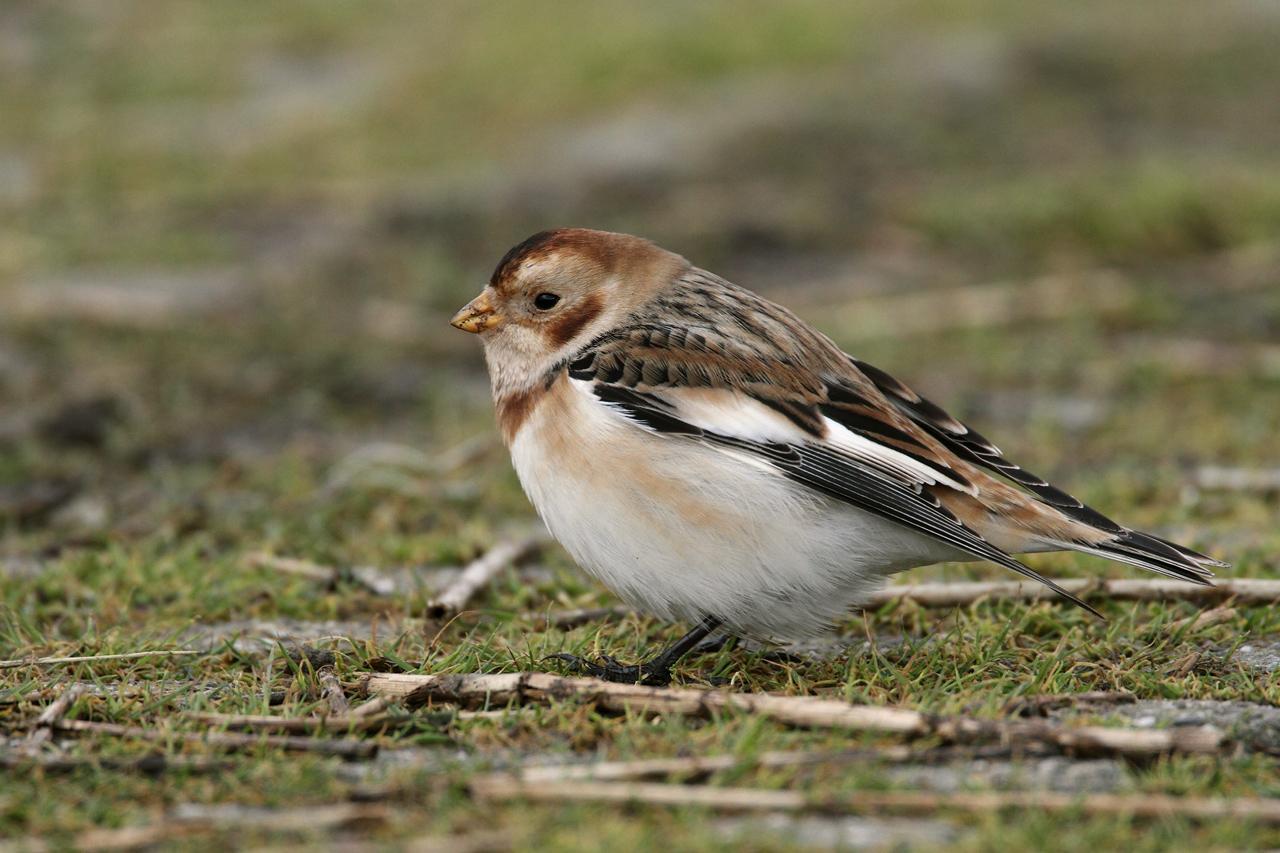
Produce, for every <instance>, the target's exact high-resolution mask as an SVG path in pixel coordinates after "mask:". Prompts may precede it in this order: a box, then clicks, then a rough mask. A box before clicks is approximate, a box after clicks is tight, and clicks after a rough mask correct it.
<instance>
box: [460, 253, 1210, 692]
mask: <svg viewBox="0 0 1280 853" xmlns="http://www.w3.org/2000/svg"><path fill="white" fill-rule="evenodd" d="M451 322H452V325H453V326H454V327H456V328H458V329H461V330H463V331H466V332H471V333H474V334H476V335H478V336H479V338H480V340H481V342H482V344H483V350H484V358H485V362H486V365H487V368H488V374H489V379H490V385H491V388H492V393H493V399H494V405H495V410H496V416H497V423H498V426H499V429H500V432H501V434H502V439H503V441H504V443H505V444H506V446H507V448H508V450H509V452H510V455H511V459H512V463H513V466H514V468H515V471H516V474H517V476H518V478H519V480H520V483H521V486H522V487H523V489H524V491H525V493H526V495H527V496H528V498H529V499H530V501H531V503H532V504H533V506H534V508H535V509H536V510H537V512H538V514H539V515H540V516H541V518H542V520H543V522H544V523H545V525H546V527H547V528H548V530H549V531H550V533H551V534H552V536H553V537H554V538H555V539H556V540H557V541H558V542H559V543H560V544H561V545H562V546H563V547H564V548H565V549H566V551H567V552H568V553H569V555H570V556H571V557H572V558H573V559H574V560H575V562H577V563H578V564H579V565H580V566H581V567H582V568H583V569H585V570H586V572H587V573H589V574H591V575H593V576H594V577H596V578H597V579H599V580H600V581H601V582H602V583H603V584H604V585H605V586H607V587H609V588H610V589H611V590H613V592H614V593H616V594H617V595H618V596H619V597H620V598H621V599H622V600H623V601H625V602H626V603H628V604H629V605H631V606H633V607H635V608H638V609H640V610H643V611H647V612H649V613H651V614H654V615H656V616H658V617H660V618H662V619H665V620H670V621H681V622H684V623H686V624H690V625H693V626H694V627H693V628H692V630H690V631H689V632H688V633H687V634H685V635H684V636H682V637H681V638H680V639H679V640H678V641H677V642H676V643H674V644H673V645H672V646H670V647H669V648H667V649H665V650H663V651H662V652H661V653H659V654H657V655H655V656H654V657H653V658H652V659H650V660H648V661H645V662H642V663H637V664H623V663H621V662H619V661H617V660H615V659H613V658H611V657H605V658H601V659H600V660H599V661H586V660H583V659H581V658H578V657H576V656H572V655H567V654H565V655H560V656H558V657H559V658H560V659H561V660H563V661H565V662H566V663H569V664H571V665H572V666H573V667H574V668H575V669H576V670H577V671H579V672H585V673H587V674H591V675H595V676H599V677H602V678H605V679H607V680H610V681H619V682H630V683H642V684H650V685H663V684H667V683H669V682H670V680H671V677H672V674H671V668H672V667H673V666H674V665H675V663H676V662H677V661H679V660H680V659H681V658H682V657H683V656H684V655H686V654H687V653H689V652H690V651H691V650H693V649H695V648H697V647H699V644H702V643H705V642H709V640H708V638H712V639H714V636H713V635H721V634H723V635H726V636H736V637H743V638H748V639H753V640H757V641H761V642H765V643H775V644H786V643H792V642H797V641H802V640H805V639H811V638H815V637H820V636H823V635H829V634H830V632H831V631H832V630H834V628H835V627H836V626H837V625H838V623H839V622H840V621H841V620H842V619H844V618H846V617H847V616H848V614H849V613H850V612H851V611H852V610H854V609H856V608H857V607H858V606H859V604H860V603H862V602H865V601H866V599H867V597H868V596H869V595H870V594H872V593H873V592H875V591H876V590H877V589H879V588H880V587H881V586H882V585H883V584H884V583H885V581H886V579H887V578H888V577H889V576H891V575H893V574H895V573H897V572H901V571H905V570H907V569H911V568H914V567H918V566H924V565H929V564H933V563H938V562H949V561H977V560H986V561H989V562H992V563H995V564H997V565H1000V566H1003V567H1005V568H1007V569H1010V570H1012V571H1014V572H1017V573H1018V574H1020V575H1022V576H1023V577H1026V578H1029V579H1031V580H1033V581H1036V582H1038V583H1041V584H1044V585H1045V586H1047V587H1048V588H1049V589H1051V590H1053V592H1055V593H1056V594H1057V595H1058V596H1061V597H1062V598H1064V599H1067V600H1069V601H1070V602H1072V603H1074V604H1075V605H1078V606H1079V607H1082V608H1084V609H1085V610H1087V611H1089V612H1091V613H1093V614H1094V615H1099V614H1098V613H1097V611H1096V610H1094V609H1093V608H1092V607H1090V606H1089V604H1087V603H1086V602H1084V601H1082V600H1080V599H1079V598H1077V597H1076V596H1074V595H1072V594H1071V593H1070V592H1068V591H1066V590H1064V589H1063V588H1062V587H1061V586H1059V585H1058V584H1055V583H1054V582H1053V581H1052V580H1050V579H1049V578H1046V577H1044V576H1043V575H1041V574H1040V573H1039V572H1037V571H1035V570H1034V569H1033V568H1031V567H1029V566H1027V565H1026V564H1024V563H1023V562H1022V561H1020V560H1019V559H1017V558H1016V557H1015V556H1013V555H1015V554H1025V553H1035V552H1046V551H1078V552H1082V553H1085V554H1090V555H1093V556H1097V557H1104V558H1107V559H1110V560H1114V561H1118V562H1120V563H1127V564H1129V565H1132V566H1138V567H1141V568H1144V569H1148V570H1150V571H1152V572H1156V573H1158V574H1161V575H1164V576H1167V577H1171V578H1176V579H1179V580H1184V581H1190V582H1193V583H1198V584H1206V585H1207V584H1210V583H1211V581H1210V578H1212V577H1213V572H1212V569H1213V568H1226V567H1227V566H1228V564H1227V563H1224V562H1221V561H1219V560H1216V559H1213V558H1211V557H1208V556H1206V555H1204V554H1201V553H1198V552H1196V551H1194V550H1192V549H1190V548H1187V547H1185V546H1183V545H1179V544H1176V543H1174V542H1171V541H1168V540H1165V539H1162V538H1160V537H1158V536H1155V535H1153V534H1150V533H1144V532H1141V531H1138V530H1134V529H1131V528H1128V527H1125V526H1124V525H1121V524H1119V523H1117V522H1115V521H1112V520H1111V519H1110V518H1108V517H1107V516H1105V515H1103V514H1102V513H1101V512H1099V511H1097V510H1095V509H1093V508H1092V507H1090V506H1087V505H1086V504H1084V503H1083V502H1082V501H1080V500H1078V499H1076V498H1075V497H1072V496H1071V495H1070V494H1068V493H1067V492H1065V491H1063V490H1061V489H1059V488H1057V487H1055V486H1053V485H1051V484H1050V483H1048V482H1047V481H1046V480H1044V479H1043V478H1041V477H1039V476H1037V475H1035V474H1033V473H1031V472H1030V471H1028V470H1026V469H1024V468H1022V467H1020V466H1018V465H1017V464H1015V463H1013V462H1011V461H1009V460H1008V459H1007V458H1006V457H1005V456H1004V454H1003V452H1002V451H1001V450H1000V449H999V448H998V447H997V446H996V445H995V444H993V443H992V442H991V441H989V440H988V439H986V438H985V437H984V436H983V435H981V434H980V433H978V432H977V431H975V430H974V429H972V428H971V427H969V426H968V425H967V424H965V423H963V422H961V421H960V420H958V419H957V418H955V417H953V416H951V415H950V414H948V413H947V412H946V411H945V410H944V409H942V408H941V407H940V406H938V405H936V404H935V403H933V402H931V401H930V400H928V399H927V398H925V397H924V396H922V395H921V394H919V393H917V392H916V391H915V390H914V389H912V388H911V387H910V386H908V385H907V384H905V383H903V382H901V381H899V380H897V379H895V378H894V377H893V376H891V375H890V374H889V373H887V372H885V371H884V370H881V369H880V368H878V367H875V366H873V365H871V364H868V363H867V362H866V361H863V360H861V359H859V358H856V357H855V356H852V355H849V354H847V353H846V352H844V351H843V350H842V349H841V348H840V347H839V346H837V345H836V344H835V343H834V342H833V341H832V340H831V339H830V338H829V337H827V336H826V335H824V334H823V333H821V332H819V331H818V330H817V329H815V328H814V327H813V326H811V325H810V324H808V323H806V322H805V321H804V320H802V319H800V318H799V317H798V316H797V315H796V314H794V313H792V312H791V311H789V310H788V309H786V308H784V307H782V306H781V305H778V304H776V303H774V302H771V301H769V300H767V299H765V298H763V297H761V296H759V295H757V294H756V293H754V292H752V291H751V290H748V289H747V288H744V287H740V286H738V285H736V284H733V283H731V282H729V281H726V280H725V279H723V278H721V277H719V276H717V275H715V274H714V273H711V272H709V271H707V270H704V269H700V268H698V267H696V266H694V265H693V264H692V263H690V262H689V261H688V260H686V259H685V258H684V257H682V256H681V255H679V254H676V253H674V252H670V251H667V250H665V249H663V248H661V247H659V246H658V245H656V244H655V243H653V242H651V241H649V240H646V239H643V238H640V237H635V236H632V235H628V234H619V233H612V232H607V231H597V230H591V229H585V228H561V229H555V230H548V231H542V232H539V233H537V234H534V235H533V236H531V237H529V238H528V239H526V240H524V241H523V242H521V243H519V244H517V245H516V246H514V247H513V248H511V249H510V250H509V251H508V252H507V253H506V254H505V255H504V256H503V257H502V259H501V260H500V261H499V263H498V265H497V267H496V268H495V270H494V272H493V274H492V276H491V277H490V279H489V282H488V284H487V286H485V287H484V288H483V290H482V291H481V293H480V294H479V295H478V296H477V297H476V298H474V299H473V300H471V301H470V302H469V303H468V304H467V305H465V306H464V307H463V308H462V309H461V310H459V311H458V312H457V314H456V315H455V316H454V317H453V319H452V321H451ZM1099 618H1100V617H1099Z"/></svg>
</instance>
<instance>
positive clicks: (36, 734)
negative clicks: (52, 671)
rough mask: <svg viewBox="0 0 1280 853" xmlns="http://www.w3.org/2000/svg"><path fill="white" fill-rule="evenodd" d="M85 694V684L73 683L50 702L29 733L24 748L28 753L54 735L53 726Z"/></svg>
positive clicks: (35, 750) (37, 749) (38, 748)
mask: <svg viewBox="0 0 1280 853" xmlns="http://www.w3.org/2000/svg"><path fill="white" fill-rule="evenodd" d="M83 695H84V685H83V684H73V685H71V686H70V687H68V688H67V689H66V690H64V691H63V692H62V695H61V696H59V697H58V698H57V699H55V700H54V701H53V702H51V703H50V704H49V707H47V708H45V709H44V711H42V712H41V713H40V716H39V717H38V718H37V719H36V725H35V729H34V730H33V731H32V732H31V734H29V735H27V740H26V743H24V744H23V748H24V750H25V751H27V752H28V753H35V752H38V751H39V750H40V746H41V745H42V744H44V743H45V742H46V741H48V740H49V738H51V737H52V736H53V727H54V725H55V724H57V722H58V721H59V720H61V719H62V718H63V717H65V716H66V714H67V711H68V710H70V709H71V706H72V705H74V704H75V703H76V700H77V699H79V698H80V697H81V696H83Z"/></svg>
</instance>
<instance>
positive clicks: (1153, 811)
mask: <svg viewBox="0 0 1280 853" xmlns="http://www.w3.org/2000/svg"><path fill="white" fill-rule="evenodd" d="M471 791H472V793H473V794H474V795H475V796H476V797H478V798H480V799H482V800H513V799H518V800H533V801H543V802H597V803H599V802H604V803H644V804H649V805H664V806H690V805H694V806H703V807H705V808H711V809H717V810H722V811H787V812H800V811H814V812H826V813H837V814H866V813H881V812H886V813H898V814H913V815H914V814H921V815H933V814H935V813H937V812H938V811H940V810H944V809H946V810H953V811H965V812H984V813H987V812H999V811H1004V810H1006V809H1019V810H1027V811H1037V812H1069V813H1079V814H1082V815H1115V816H1121V817H1136V818H1143V819H1162V818H1181V819H1189V820H1196V821H1207V820H1223V819H1236V820H1251V821H1257V822H1259V823H1266V824H1271V825H1277V824H1280V799H1264V798H1252V797H1251V798H1241V799H1216V798H1201V797H1172V796H1167V795H1160V794H1091V795H1084V796H1080V795H1073V794H1060V793H1056V792H1052V791H992V792H985V793H951V794H947V793H935V792H931V791H858V792H856V793H854V794H850V795H847V796H842V797H838V798H831V797H812V796H810V795H808V794H805V793H804V792H801V791H779V790H761V789H756V788H705V787H698V786H692V785H671V784H660V783H634V782H597V781H591V782H546V783H537V784H525V783H522V782H520V781H519V780H517V779H516V778H515V777H513V776H509V775H504V774H497V775H493V776H484V777H480V778H478V779H475V780H472V783H471Z"/></svg>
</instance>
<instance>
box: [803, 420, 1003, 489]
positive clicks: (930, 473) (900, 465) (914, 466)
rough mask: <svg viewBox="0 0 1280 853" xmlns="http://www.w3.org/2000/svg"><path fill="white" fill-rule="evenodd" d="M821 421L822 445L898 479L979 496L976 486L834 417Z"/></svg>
mask: <svg viewBox="0 0 1280 853" xmlns="http://www.w3.org/2000/svg"><path fill="white" fill-rule="evenodd" d="M822 422H823V425H824V426H825V427H826V429H827V434H826V436H825V437H824V442H823V443H825V444H827V445H828V446H830V447H832V448H834V449H836V450H838V451H840V452H841V453H844V454H845V455H847V456H852V457H853V458H854V459H857V460H859V461H861V462H865V463H866V464H868V465H870V466H872V467H874V468H880V469H882V470H884V471H891V472H893V473H895V474H897V475H898V476H899V477H902V478H904V479H906V480H908V481H910V482H914V483H918V484H919V485H922V486H933V485H943V486H950V487H951V488H953V489H957V490H959V491H961V492H965V493H966V494H970V495H977V493H978V489H977V487H976V486H973V485H972V484H968V485H966V484H964V483H960V482H958V481H956V480H953V479H952V478H950V477H948V476H946V475H945V474H943V473H942V472H941V471H939V470H938V469H936V468H932V467H930V466H928V465H925V464H924V463H923V462H920V461H919V460H917V459H913V458H911V457H910V456H908V455H907V454H905V453H902V452H901V451H898V450H895V449H894V448H892V447H889V446H887V445H884V444H880V443H879V442H875V441H872V440H871V439H869V438H867V437H865V436H861V435H858V434H857V433H856V432H853V431H851V430H850V429H848V428H847V427H845V426H843V425H841V424H839V423H836V422H835V421H833V420H831V418H826V417H824V418H823V419H822Z"/></svg>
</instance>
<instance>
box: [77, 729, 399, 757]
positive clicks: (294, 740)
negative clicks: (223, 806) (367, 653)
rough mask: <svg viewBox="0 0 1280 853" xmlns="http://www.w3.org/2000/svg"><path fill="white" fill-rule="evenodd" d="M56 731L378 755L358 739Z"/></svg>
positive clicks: (232, 746) (371, 745) (156, 731)
mask: <svg viewBox="0 0 1280 853" xmlns="http://www.w3.org/2000/svg"><path fill="white" fill-rule="evenodd" d="M55 728H57V729H58V730H60V731H66V732H79V733H83V734H97V735H106V736H110V737H123V738H134V739H136V740H145V741H153V742H160V743H165V742H168V741H174V740H177V741H182V742H183V743H192V744H205V745H207V746H210V747H214V748H217V749H226V750H240V749H259V748H270V749H283V750H286V751H288V752H314V753H319V754H322V755H339V756H342V757H344V758H372V757H373V756H374V755H376V754H377V753H378V745H377V744H376V743H371V742H369V741H359V740H324V739H320V738H306V737H286V736H281V735H265V734H253V735H249V734H233V733H230V732H204V733H199V732H172V731H162V730H159V729H144V728H142V727H140V726H122V725H118V724H116V723H95V722H89V721H87V720H60V721H59V722H58V723H56V724H55Z"/></svg>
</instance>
